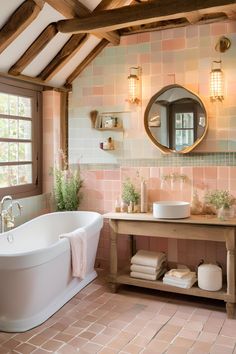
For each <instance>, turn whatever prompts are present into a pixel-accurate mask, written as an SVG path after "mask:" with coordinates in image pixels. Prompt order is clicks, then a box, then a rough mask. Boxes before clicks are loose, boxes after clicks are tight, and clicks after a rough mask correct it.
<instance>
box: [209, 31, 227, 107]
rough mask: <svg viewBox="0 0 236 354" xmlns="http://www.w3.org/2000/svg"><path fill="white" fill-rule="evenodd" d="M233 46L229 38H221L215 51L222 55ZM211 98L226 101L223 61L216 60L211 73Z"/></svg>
mask: <svg viewBox="0 0 236 354" xmlns="http://www.w3.org/2000/svg"><path fill="white" fill-rule="evenodd" d="M230 46H231V41H230V40H229V38H227V37H224V36H223V37H221V38H219V40H218V41H217V43H216V46H215V50H216V51H217V52H220V53H224V52H226V51H227V50H228V49H229V48H230ZM210 98H211V100H212V101H220V102H222V101H223V100H224V73H223V71H222V61H221V60H214V61H213V62H212V66H211V73H210Z"/></svg>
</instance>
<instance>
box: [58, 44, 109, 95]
mask: <svg viewBox="0 0 236 354" xmlns="http://www.w3.org/2000/svg"><path fill="white" fill-rule="evenodd" d="M107 44H108V41H107V40H106V39H103V40H102V41H101V42H100V43H99V44H98V45H97V46H96V47H95V48H94V49H93V50H92V51H91V52H90V53H89V55H88V56H87V57H86V58H85V59H84V60H83V61H82V63H80V64H79V65H78V66H77V68H76V69H75V70H74V71H73V72H72V73H71V74H70V76H69V77H68V78H67V79H66V82H65V84H64V87H66V88H71V83H72V81H74V79H75V78H76V77H77V76H78V75H79V74H80V73H81V72H82V71H83V70H84V69H85V68H86V67H87V66H88V65H89V64H90V63H91V61H92V60H93V59H94V58H96V56H97V55H98V54H99V53H100V52H101V51H102V50H103V48H105V47H106V46H107Z"/></svg>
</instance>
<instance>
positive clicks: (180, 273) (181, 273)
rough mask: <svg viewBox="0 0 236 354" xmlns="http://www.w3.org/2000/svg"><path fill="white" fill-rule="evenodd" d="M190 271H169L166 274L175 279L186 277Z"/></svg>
mask: <svg viewBox="0 0 236 354" xmlns="http://www.w3.org/2000/svg"><path fill="white" fill-rule="evenodd" d="M190 273H191V271H190V270H189V269H171V270H170V271H169V272H168V274H169V275H171V276H173V277H176V278H183V277H185V276H186V275H190Z"/></svg>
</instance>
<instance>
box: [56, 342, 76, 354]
mask: <svg viewBox="0 0 236 354" xmlns="http://www.w3.org/2000/svg"><path fill="white" fill-rule="evenodd" d="M56 353H60V354H78V351H77V350H76V349H75V347H73V346H72V345H70V344H64V345H63V346H62V347H61V348H59V349H58V350H57V351H56Z"/></svg>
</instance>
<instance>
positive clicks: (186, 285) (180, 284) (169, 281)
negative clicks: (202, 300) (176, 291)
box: [163, 277, 197, 289]
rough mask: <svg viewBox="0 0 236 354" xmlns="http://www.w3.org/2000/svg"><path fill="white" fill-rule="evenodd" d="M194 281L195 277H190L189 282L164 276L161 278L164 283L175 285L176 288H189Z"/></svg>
mask: <svg viewBox="0 0 236 354" xmlns="http://www.w3.org/2000/svg"><path fill="white" fill-rule="evenodd" d="M196 281H197V278H192V279H191V280H190V281H189V282H179V281H176V280H172V279H168V278H165V277H164V278H163V283H164V284H167V285H172V286H176V287H177V288H183V289H190V288H191V287H192V286H193V284H194V283H195V282H196Z"/></svg>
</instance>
